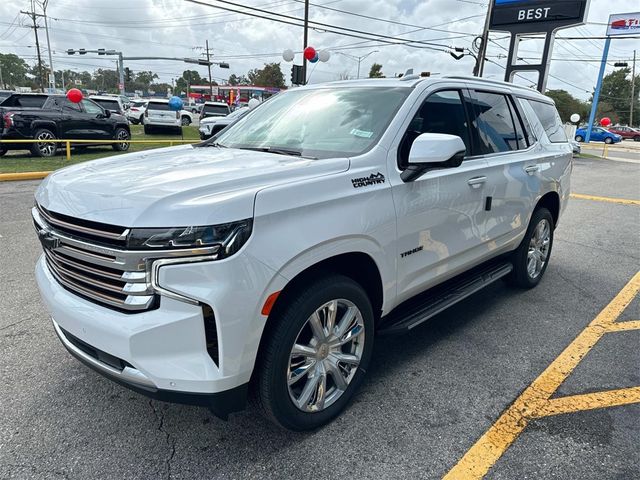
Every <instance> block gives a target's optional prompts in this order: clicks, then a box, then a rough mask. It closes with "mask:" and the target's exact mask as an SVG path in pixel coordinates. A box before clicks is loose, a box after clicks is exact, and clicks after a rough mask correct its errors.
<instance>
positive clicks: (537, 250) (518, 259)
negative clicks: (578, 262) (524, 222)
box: [507, 208, 554, 288]
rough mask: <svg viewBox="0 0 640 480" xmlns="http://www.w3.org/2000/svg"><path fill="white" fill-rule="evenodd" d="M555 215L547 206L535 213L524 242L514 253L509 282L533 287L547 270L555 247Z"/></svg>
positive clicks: (518, 285)
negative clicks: (552, 214)
mask: <svg viewBox="0 0 640 480" xmlns="http://www.w3.org/2000/svg"><path fill="white" fill-rule="evenodd" d="M553 230H554V225H553V217H552V216H551V212H549V210H547V209H546V208H539V209H538V210H536V211H535V212H534V213H533V216H532V217H531V222H530V223H529V228H528V229H527V233H526V234H525V237H524V239H523V240H522V243H521V244H520V246H519V247H518V249H517V250H516V251H515V252H514V253H513V258H512V261H513V271H512V272H511V275H510V276H509V277H507V281H509V283H511V284H513V285H515V286H517V287H520V288H533V287H535V286H536V285H538V283H540V280H542V276H543V275H544V273H545V272H546V270H547V266H548V265H549V257H550V256H551V249H552V247H553Z"/></svg>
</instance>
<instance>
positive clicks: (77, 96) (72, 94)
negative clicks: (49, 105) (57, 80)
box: [67, 88, 83, 103]
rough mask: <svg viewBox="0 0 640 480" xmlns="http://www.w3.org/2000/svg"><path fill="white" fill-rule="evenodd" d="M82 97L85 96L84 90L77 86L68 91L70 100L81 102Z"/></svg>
mask: <svg viewBox="0 0 640 480" xmlns="http://www.w3.org/2000/svg"><path fill="white" fill-rule="evenodd" d="M82 97H83V95H82V92H81V91H80V90H78V89H77V88H72V89H71V90H69V91H68V92H67V98H68V99H69V101H70V102H73V103H80V101H81V100H82Z"/></svg>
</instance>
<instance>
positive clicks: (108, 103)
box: [89, 95, 126, 115]
mask: <svg viewBox="0 0 640 480" xmlns="http://www.w3.org/2000/svg"><path fill="white" fill-rule="evenodd" d="M89 98H90V99H91V100H93V101H94V102H96V103H97V104H98V105H100V106H101V107H102V108H104V109H105V110H109V111H110V112H111V113H117V114H118V115H125V110H126V109H125V107H124V105H123V104H122V100H121V99H120V97H119V96H115V95H91V96H90V97H89Z"/></svg>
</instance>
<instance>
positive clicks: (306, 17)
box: [302, 0, 309, 85]
mask: <svg viewBox="0 0 640 480" xmlns="http://www.w3.org/2000/svg"><path fill="white" fill-rule="evenodd" d="M308 40H309V0H304V37H303V43H304V45H303V46H302V80H303V82H304V83H303V85H306V84H307V59H306V57H305V56H304V50H305V49H306V48H307V42H308Z"/></svg>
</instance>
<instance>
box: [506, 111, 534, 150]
mask: <svg viewBox="0 0 640 480" xmlns="http://www.w3.org/2000/svg"><path fill="white" fill-rule="evenodd" d="M507 103H508V104H509V110H511V119H512V120H513V124H514V125H515V127H516V141H517V142H518V143H517V145H518V150H524V149H526V148H528V147H529V144H528V143H527V137H526V135H525V133H524V130H523V129H522V122H521V121H520V115H519V114H518V112H517V111H516V108H515V105H514V104H513V102H512V101H511V99H508V100H507Z"/></svg>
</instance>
